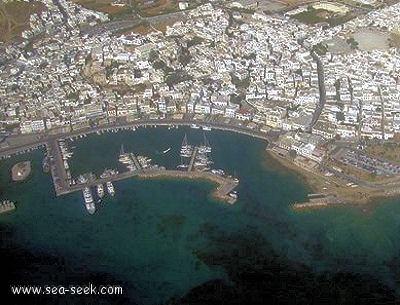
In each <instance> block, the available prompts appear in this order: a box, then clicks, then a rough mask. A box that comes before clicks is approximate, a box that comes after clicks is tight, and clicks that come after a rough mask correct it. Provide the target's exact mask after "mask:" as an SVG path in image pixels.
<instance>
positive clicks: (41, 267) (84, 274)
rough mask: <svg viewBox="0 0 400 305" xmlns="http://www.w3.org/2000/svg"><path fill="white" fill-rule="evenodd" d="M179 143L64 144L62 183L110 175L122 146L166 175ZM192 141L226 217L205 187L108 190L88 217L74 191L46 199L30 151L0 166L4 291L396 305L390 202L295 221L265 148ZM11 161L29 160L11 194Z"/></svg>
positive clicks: (155, 135) (284, 179)
mask: <svg viewBox="0 0 400 305" xmlns="http://www.w3.org/2000/svg"><path fill="white" fill-rule="evenodd" d="M185 134H187V137H188V140H189V142H190V143H191V144H201V143H202V141H203V139H204V132H203V131H201V130H195V129H189V128H179V129H171V130H168V129H167V128H161V127H158V128H149V127H148V128H140V129H138V130H136V131H120V132H118V133H104V134H102V135H97V134H92V135H88V136H87V137H85V138H81V139H75V140H74V141H70V140H68V141H67V143H68V145H69V147H70V148H71V151H72V152H73V156H72V158H71V159H70V160H69V163H70V166H71V171H72V175H73V176H74V177H77V176H78V175H79V174H82V173H85V172H90V171H91V172H94V173H96V174H100V173H101V172H102V171H103V170H104V169H105V168H118V167H119V164H118V154H119V152H120V150H121V145H122V144H123V147H124V150H125V152H134V153H135V154H142V155H146V156H148V157H150V158H152V160H153V162H154V163H157V164H159V165H163V166H165V167H166V168H167V169H175V168H176V166H177V165H178V164H179V163H180V158H179V149H180V145H181V142H182V139H183V137H184V135H185ZM205 135H206V137H207V139H208V141H209V142H210V144H211V146H212V148H213V151H212V160H213V162H214V164H213V168H221V169H223V170H225V172H226V173H228V174H232V175H235V176H237V177H239V179H240V185H239V187H238V188H237V191H238V194H239V200H238V201H237V203H236V204H235V205H229V204H227V203H224V202H220V201H215V200H213V199H212V198H211V196H210V193H211V191H212V189H213V188H214V187H215V185H214V184H213V183H211V182H208V181H192V180H184V179H183V180H174V179H156V180H141V179H137V178H133V179H128V180H124V181H119V182H115V183H114V186H115V189H116V195H115V196H114V197H109V196H108V197H105V199H104V200H103V202H102V203H100V204H99V205H98V206H97V211H96V214H95V215H94V216H90V215H89V214H88V213H87V211H86V209H85V207H84V200H83V197H82V194H81V193H80V192H77V193H73V194H69V195H65V196H62V197H58V198H56V197H55V195H54V189H53V185H52V182H51V177H50V175H49V174H45V173H43V171H42V159H43V151H41V150H36V151H34V152H31V153H27V154H22V155H17V156H13V157H12V158H10V159H6V160H2V161H0V199H10V200H14V201H17V210H16V211H15V212H13V213H9V214H6V215H1V217H0V262H1V270H2V277H3V280H2V284H1V285H2V288H3V289H4V291H5V292H8V293H9V290H10V289H9V285H18V284H36V285H84V284H88V283H93V284H95V285H121V286H122V287H123V295H122V296H99V295H92V296H71V295H65V296H43V295H42V296H35V297H31V298H30V299H29V301H30V302H31V303H32V304H143V305H147V304H167V303H168V304H193V303H196V304H218V303H221V301H222V300H225V301H228V302H229V301H235V302H236V303H235V304H240V303H241V301H243V302H245V301H246V302H247V304H256V303H261V302H262V301H265V300H266V299H270V300H273V301H276V303H280V304H286V303H292V304H294V303H297V304H310V303H314V304H315V303H319V302H318V300H328V301H329V302H328V303H329V304H338V303H341V304H373V303H374V302H371V300H379V301H380V302H381V303H383V304H391V303H392V302H394V301H395V299H396V298H397V297H398V292H399V291H400V285H399V280H400V202H399V200H397V201H396V200H394V201H390V202H384V203H376V204H374V205H370V206H362V207H360V206H351V205H349V206H346V207H336V208H326V209H321V210H309V211H302V212H295V211H293V210H292V209H291V208H290V204H291V203H293V202H296V201H302V200H305V199H306V198H307V194H308V193H309V190H308V189H307V188H306V187H305V183H304V182H303V181H302V178H301V177H300V176H298V175H296V174H295V173H293V172H289V171H287V170H286V169H285V168H283V167H282V166H281V165H279V164H278V163H277V162H276V161H274V160H273V159H271V158H269V157H268V156H267V154H266V152H265V147H266V143H265V142H264V141H261V140H258V139H254V138H251V137H247V136H243V135H238V134H234V133H228V132H222V131H217V130H213V131H210V132H206V133H205ZM169 147H171V150H170V151H169V152H167V153H165V154H164V153H163V151H165V150H166V149H168V148H169ZM20 160H31V161H32V162H33V174H32V176H31V178H30V179H29V180H28V181H26V182H23V183H15V182H11V181H10V175H9V171H10V168H11V166H12V165H13V164H14V163H15V162H17V161H20ZM6 279H7V280H6ZM13 298H14V300H15V301H14V303H13V304H26V298H25V297H22V296H13ZM32 300H33V301H32ZM294 300H295V302H294V303H293V301H294ZM313 300H314V301H315V302H314V301H313ZM368 300H369V301H368ZM364 301H365V302H364ZM354 302H356V303H354Z"/></svg>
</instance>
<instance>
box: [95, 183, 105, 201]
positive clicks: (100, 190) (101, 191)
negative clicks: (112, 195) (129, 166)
mask: <svg viewBox="0 0 400 305" xmlns="http://www.w3.org/2000/svg"><path fill="white" fill-rule="evenodd" d="M96 189H97V196H99V198H103V196H104V187H103V184H98V185H97V187H96Z"/></svg>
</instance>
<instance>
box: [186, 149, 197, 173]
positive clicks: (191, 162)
mask: <svg viewBox="0 0 400 305" xmlns="http://www.w3.org/2000/svg"><path fill="white" fill-rule="evenodd" d="M198 149H199V148H198V147H197V146H196V147H195V148H194V149H193V153H192V155H191V157H190V162H189V167H188V172H191V171H192V170H193V164H194V160H195V159H196V155H197V151H198Z"/></svg>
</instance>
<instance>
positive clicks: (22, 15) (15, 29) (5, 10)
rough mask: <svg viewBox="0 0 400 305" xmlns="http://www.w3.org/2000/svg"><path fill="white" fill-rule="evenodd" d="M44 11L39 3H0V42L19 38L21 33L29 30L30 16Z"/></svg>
mask: <svg viewBox="0 0 400 305" xmlns="http://www.w3.org/2000/svg"><path fill="white" fill-rule="evenodd" d="M44 10H46V7H45V6H44V4H43V3H41V2H39V1H33V2H23V1H21V2H20V1H18V2H7V3H4V2H0V41H3V42H10V41H13V40H18V39H19V38H21V33H22V32H23V31H25V30H27V29H28V28H29V18H30V16H31V15H32V14H34V13H40V12H42V11H44Z"/></svg>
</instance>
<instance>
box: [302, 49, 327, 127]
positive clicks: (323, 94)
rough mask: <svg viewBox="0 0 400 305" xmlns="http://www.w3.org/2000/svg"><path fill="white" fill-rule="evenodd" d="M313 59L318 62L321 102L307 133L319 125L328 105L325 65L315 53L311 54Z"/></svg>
mask: <svg viewBox="0 0 400 305" xmlns="http://www.w3.org/2000/svg"><path fill="white" fill-rule="evenodd" d="M311 56H312V58H313V59H314V60H315V61H316V62H317V73H318V89H319V102H318V104H317V108H315V112H314V114H313V118H312V120H311V123H310V126H309V127H308V130H307V131H311V130H312V128H313V126H314V125H315V123H317V121H318V119H319V117H320V115H321V113H322V109H324V106H325V103H326V88H325V75H324V65H323V63H322V61H321V59H320V58H319V56H318V54H316V53H315V52H314V51H312V52H311Z"/></svg>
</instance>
